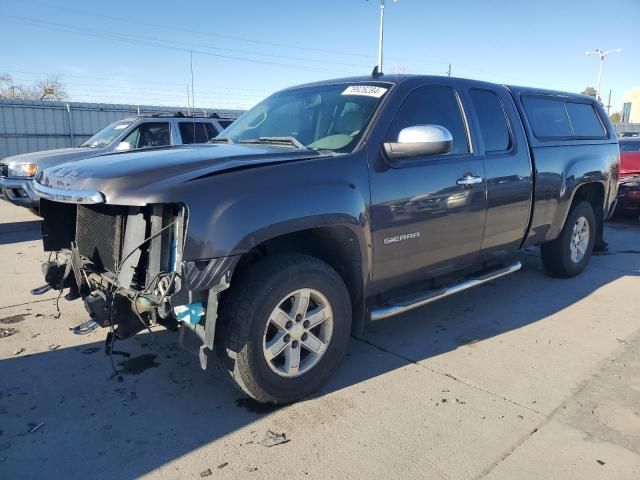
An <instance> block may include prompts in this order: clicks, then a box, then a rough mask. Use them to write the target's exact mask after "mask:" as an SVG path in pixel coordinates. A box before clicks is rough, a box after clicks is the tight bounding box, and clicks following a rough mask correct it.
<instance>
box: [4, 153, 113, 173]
mask: <svg viewBox="0 0 640 480" xmlns="http://www.w3.org/2000/svg"><path fill="white" fill-rule="evenodd" d="M103 153H105V149H104V148H83V147H71V148H57V149H55V150H43V151H41V152H31V153H23V154H21V155H14V156H13V157H5V158H3V159H2V160H1V161H2V163H7V164H8V163H11V162H18V163H35V164H36V165H38V171H41V170H44V169H45V168H48V167H51V166H54V165H58V164H60V163H65V162H73V161H76V160H82V159H85V158H90V157H93V156H95V155H100V154H103Z"/></svg>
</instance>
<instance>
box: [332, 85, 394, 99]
mask: <svg viewBox="0 0 640 480" xmlns="http://www.w3.org/2000/svg"><path fill="white" fill-rule="evenodd" d="M387 90H388V89H387V88H384V87H376V86H375V85H351V86H349V87H347V88H346V89H345V91H344V92H342V95H362V96H365V97H375V98H380V97H382V96H383V95H384V94H385V93H387Z"/></svg>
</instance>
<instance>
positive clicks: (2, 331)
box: [0, 327, 18, 338]
mask: <svg viewBox="0 0 640 480" xmlns="http://www.w3.org/2000/svg"><path fill="white" fill-rule="evenodd" d="M16 333H18V330H17V329H15V328H11V327H7V328H5V327H2V328H0V338H5V337H10V336H11V335H15V334H16Z"/></svg>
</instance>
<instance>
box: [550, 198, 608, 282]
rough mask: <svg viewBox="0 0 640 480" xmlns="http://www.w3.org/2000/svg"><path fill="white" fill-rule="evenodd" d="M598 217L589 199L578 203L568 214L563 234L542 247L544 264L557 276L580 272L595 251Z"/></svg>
mask: <svg viewBox="0 0 640 480" xmlns="http://www.w3.org/2000/svg"><path fill="white" fill-rule="evenodd" d="M596 222H597V220H596V216H595V213H594V212H593V207H592V206H591V204H590V203H589V202H584V201H583V202H580V203H578V204H576V205H575V206H574V207H573V208H572V209H571V210H570V212H569V215H567V220H566V221H565V223H564V226H563V227H562V231H561V232H560V235H559V236H558V238H556V239H555V240H552V241H551V242H548V243H544V244H543V245H542V247H541V249H540V250H541V253H542V264H543V265H544V268H545V270H546V271H547V272H549V273H550V274H551V275H552V276H554V277H561V278H569V277H575V276H576V275H578V274H579V273H581V272H582V271H583V270H584V269H585V267H586V266H587V263H589V259H590V258H591V254H592V253H593V246H594V243H595V240H596V235H597V223H596Z"/></svg>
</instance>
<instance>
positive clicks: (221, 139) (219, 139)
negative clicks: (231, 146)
mask: <svg viewBox="0 0 640 480" xmlns="http://www.w3.org/2000/svg"><path fill="white" fill-rule="evenodd" d="M209 143H233V140H231V139H230V138H227V137H216V138H212V139H211V140H209Z"/></svg>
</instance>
